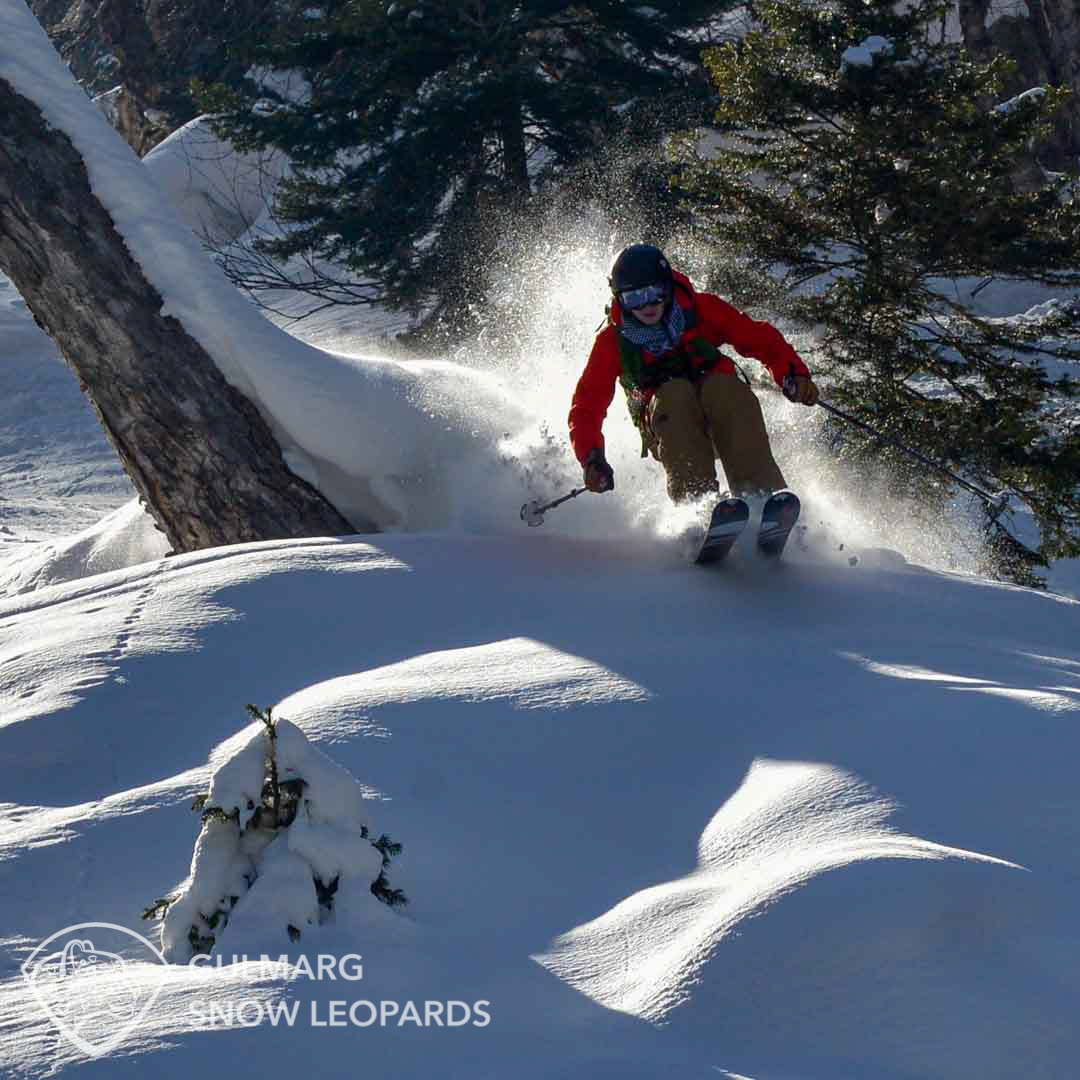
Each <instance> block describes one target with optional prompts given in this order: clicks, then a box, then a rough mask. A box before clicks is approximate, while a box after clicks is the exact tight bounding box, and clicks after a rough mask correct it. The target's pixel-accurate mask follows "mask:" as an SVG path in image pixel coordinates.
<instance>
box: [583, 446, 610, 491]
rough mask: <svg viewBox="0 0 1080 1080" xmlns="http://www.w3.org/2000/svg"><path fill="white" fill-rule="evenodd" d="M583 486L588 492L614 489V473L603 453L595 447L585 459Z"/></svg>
mask: <svg viewBox="0 0 1080 1080" xmlns="http://www.w3.org/2000/svg"><path fill="white" fill-rule="evenodd" d="M585 486H586V487H587V488H588V489H589V490H590V491H597V492H599V491H613V490H614V489H615V471H614V469H612V467H611V466H610V465H609V464H608V463H607V458H605V457H604V451H603V450H601V449H600V448H599V447H597V448H596V449H595V450H590V451H589V456H588V457H587V458H586V459H585Z"/></svg>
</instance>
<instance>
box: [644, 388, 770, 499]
mask: <svg viewBox="0 0 1080 1080" xmlns="http://www.w3.org/2000/svg"><path fill="white" fill-rule="evenodd" d="M649 416H650V422H651V424H652V429H653V434H654V435H655V436H656V439H657V456H658V457H659V459H660V462H661V464H662V465H663V466H664V470H665V472H667V488H668V495H670V496H671V499H672V501H673V502H684V501H685V500H687V499H693V498H697V497H699V496H701V495H705V494H708V493H709V492H714V491H716V490H717V483H716V465H715V464H714V462H715V460H716V459H717V458H719V459H720V463H721V465H723V467H724V475H725V477H726V478H727V484H728V488H729V490H730V491H731V493H732V495H745V494H748V493H750V492H755V491H768V492H772V491H778V490H779V489H780V488H782V487H786V486H787V485H786V484H785V482H784V475H783V473H781V472H780V467H779V466H778V465H777V464H776V461H775V459H774V458H773V455H772V448H771V447H770V446H769V435H768V432H767V431H766V430H765V420H764V417H763V416H762V415H761V405H760V404H759V403H758V399H757V397H756V396H755V394H754V392H753V390H751V389H750V387H749V386H747V385H746V383H745V382H743V381H742V379H740V378H739V377H738V376H737V375H725V374H723V373H717V374H714V375H708V376H706V377H705V378H704V379H703V380H701V382H699V383H696V384H695V383H692V382H690V381H689V379H669V380H668V381H667V382H666V383H664V385H663V386H661V387H660V389H659V390H657V392H656V396H655V397H654V398H653V399H652V403H651V411H650V414H649Z"/></svg>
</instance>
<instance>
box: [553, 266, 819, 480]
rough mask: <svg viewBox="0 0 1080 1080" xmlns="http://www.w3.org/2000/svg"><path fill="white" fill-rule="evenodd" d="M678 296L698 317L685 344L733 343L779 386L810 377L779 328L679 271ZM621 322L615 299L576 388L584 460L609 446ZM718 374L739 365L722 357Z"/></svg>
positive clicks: (573, 431)
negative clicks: (699, 288) (607, 425)
mask: <svg viewBox="0 0 1080 1080" xmlns="http://www.w3.org/2000/svg"><path fill="white" fill-rule="evenodd" d="M675 299H676V301H677V302H678V304H679V305H680V306H681V307H683V308H684V309H686V310H687V311H691V312H693V313H694V314H695V315H696V318H691V319H690V320H688V322H691V323H692V324H693V325H691V326H690V327H689V329H687V330H686V331H685V332H684V333H683V335H682V337H681V338H680V339H679V347H680V348H681V347H683V346H685V345H686V344H687V343H688V342H689V341H691V340H692V339H693V338H694V337H697V336H698V335H701V336H702V337H704V338H705V339H706V340H707V341H709V342H711V343H712V344H713V345H717V346H719V345H730V346H731V347H732V348H733V349H735V351H736V352H738V353H739V354H740V355H741V356H752V357H754V358H755V359H756V360H760V361H761V362H762V363H763V364H764V365H765V366H766V367H767V368H768V369H769V371H770V372H772V377H773V378H774V379H775V380H776V384H777V386H782V385H783V382H784V379H785V378H786V377H787V376H788V375H791V374H795V375H806V376H809V374H810V371H809V369H808V368H807V366H806V365H805V364H804V363H803V362H802V360H801V359H800V358H799V354H798V353H797V352H796V351H795V350H794V349H793V348H792V347H791V346H790V345H789V344H788V342H787V340H786V339H785V338H784V335H783V334H781V333H780V331H779V330H777V329H776V327H774V326H772V325H771V324H769V323H767V322H755V321H754V320H753V319H751V318H750V317H749V316H748V315H744V314H743V313H742V312H741V311H739V310H738V309H737V308H734V307H732V306H731V304H729V303H727V302H726V301H725V300H721V299H720V297H719V296H714V295H713V294H712V293H706V292H702V293H699V292H695V291H694V287H693V285H691V284H690V280H689V278H687V277H686V276H685V275H684V274H680V273H678V272H677V271H676V272H675ZM621 323H622V311H621V310H620V308H619V305H618V304H617V303H613V304H612V310H611V317H610V322H609V323H608V325H607V326H605V327H604V329H603V330H601V331H600V333H599V334H597V336H596V341H595V342H594V343H593V347H592V352H591V353H589V360H588V363H586V365H585V370H584V372H583V373H582V375H581V378H580V379H579V380H578V384H577V389H576V390H575V391H574V401H573V404H572V405H571V406H570V443H571V445H572V446H573V448H574V453H575V454H576V455H577V459H578V461H580V462H581V463H582V464H584V463H585V459H586V458H587V457H588V456H589V452H590V451H591V450H594V449H596V448H599V449H601V450H603V448H604V435H603V431H602V429H603V426H604V417H605V416H607V411H608V406H609V405H610V404H611V400H612V398H613V397H614V396H615V384H616V383H617V382H618V379H619V376H620V374H622V354H621V352H620V351H619V341H618V338H617V337H616V335H617V334H618V333H619V325H620V324H621ZM643 360H644V362H645V365H646V366H648V365H649V364H650V363H656V358H655V357H654V356H652V354H651V353H648V352H646V353H644V356H643ZM717 372H720V373H723V374H725V375H734V374H735V364H734V363H733V362H732V360H731V358H730V357H728V356H723V355H722V356H721V358H720V361H719V363H717V364H716V366H715V367H714V368H713V369H712V371H711V372H710V373H709V374H715V373H717ZM654 393H655V391H649V390H646V391H645V392H644V394H645V399H646V400H648V398H650V397H652V395H653V394H654Z"/></svg>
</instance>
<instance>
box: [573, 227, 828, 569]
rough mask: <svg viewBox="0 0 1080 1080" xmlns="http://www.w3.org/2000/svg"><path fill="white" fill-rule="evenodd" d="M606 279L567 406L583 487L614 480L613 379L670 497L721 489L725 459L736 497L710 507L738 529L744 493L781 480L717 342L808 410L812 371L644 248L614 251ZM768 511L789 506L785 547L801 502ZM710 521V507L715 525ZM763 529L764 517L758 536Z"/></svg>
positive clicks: (753, 405)
mask: <svg viewBox="0 0 1080 1080" xmlns="http://www.w3.org/2000/svg"><path fill="white" fill-rule="evenodd" d="M608 283H609V285H610V286H611V292H612V304H611V307H610V310H609V322H608V325H607V326H606V327H605V328H604V329H603V330H602V331H601V332H600V333H599V335H598V336H597V338H596V341H595V343H594V344H593V348H592V352H591V353H590V355H589V359H588V363H587V364H586V366H585V370H584V372H583V373H582V376H581V378H580V380H579V381H578V384H577V388H576V390H575V391H574V399H573V404H572V406H571V408H570V417H569V422H570V441H571V444H572V446H573V448H574V453H575V454H576V456H577V459H578V461H579V462H580V463H581V465H582V467H583V469H584V482H585V487H586V488H588V490H590V491H595V492H603V491H610V490H612V489H613V488H614V486H615V475H614V471H613V470H612V468H611V466H610V465H609V464H608V461H607V459H606V458H605V456H604V437H603V432H602V428H603V422H604V417H605V416H606V415H607V410H608V406H609V405H610V404H611V401H612V398H613V397H614V395H615V383H616V381H618V382H620V383H621V384H622V387H623V390H624V391H625V393H626V397H627V404H628V406H629V409H630V415H631V418H632V419H633V421H634V423H635V424H636V425H637V427H638V429H639V430H640V432H641V436H642V451H641V454H642V457H645V456H646V455H647V454H649V453H651V454H652V455H653V457H655V458H656V459H657V460H659V461H660V463H661V464H662V465H663V466H664V470H665V472H666V473H667V490H668V495H669V496H670V497H671V499H672V500H673V501H674V502H676V503H679V502H685V501H687V500H690V499H696V498H700V497H702V496H704V495H707V494H710V493H713V492H716V491H717V490H718V486H719V485H718V484H717V478H716V465H715V460H716V458H719V459H720V462H721V464H722V465H723V467H724V474H725V476H726V478H727V483H728V487H729V489H730V492H731V495H732V496H734V498H731V499H728V500H727V503H726V504H724V503H722V504H721V506H718V507H717V511H721V508H722V507H724V506H726V509H725V510H723V512H722V513H721V517H723V515H724V514H725V513H726V514H727V515H728V518H729V519H731V520H732V521H733V525H734V526H737V528H734V527H733V528H732V529H729V530H727V531H728V532H732V533H734V532H737V531H738V528H741V527H742V525H745V523H746V518H747V516H748V511H747V507H746V504H745V502H743V500H742V499H741V498H739V496H742V495H748V494H754V493H763V494H765V495H767V496H768V495H772V494H773V493H776V492H781V491H783V489H785V488H786V484H785V481H784V476H783V473H781V471H780V467H779V466H778V465H777V464H776V461H775V459H774V458H773V454H772V449H771V447H770V445H769V436H768V433H767V431H766V430H765V421H764V418H763V417H762V414H761V406H760V404H759V403H758V400H757V398H756V397H755V396H754V393H753V391H752V390H751V389H750V387H749V386H748V385H747V384H746V382H744V381H743V380H742V379H741V378H740V377H739V376H738V375H737V374H736V370H735V365H734V363H733V362H732V360H731V358H730V357H728V356H725V355H724V353H722V352H721V351H720V349H719V346H721V345H731V346H732V347H733V348H734V349H735V350H736V351H737V352H738V353H740V354H741V355H742V356H751V357H754V358H756V359H757V360H760V361H761V363H763V364H764V365H765V366H766V367H767V368H768V369H769V371H770V372H771V373H772V376H773V378H774V379H775V380H776V383H777V385H778V386H780V387H782V388H784V390H785V393H786V394H788V396H789V397H791V398H792V400H795V401H799V402H801V403H802V404H803V405H813V404H815V403H816V402H817V399H818V390H817V387H816V386H815V385H814V381H813V379H812V378H811V377H810V371H809V369H808V368H807V366H806V364H805V363H803V361H802V359H801V358H800V357H799V355H798V353H796V352H795V350H794V349H793V348H792V347H791V345H790V344H789V343H788V342H787V340H786V339H785V338H784V336H783V335H782V334H781V333H780V331H779V330H777V329H776V328H775V327H773V326H772V325H770V324H769V323H765V322H756V321H755V320H753V319H751V318H749V317H748V316H747V315H744V314H743V313H742V312H740V311H738V310H737V309H736V308H734V307H733V306H732V305H731V304H728V303H727V302H726V301H724V300H722V299H720V297H718V296H714V295H713V294H711V293H706V292H700V293H699V292H697V291H696V290H695V289H694V287H693V285H692V284H691V283H690V280H689V278H687V277H686V275H684V274H681V273H679V272H678V271H676V270H673V269H672V267H671V264H670V263H669V262H668V260H667V258H666V257H665V255H664V253H663V252H662V251H661V250H660V249H659V248H657V247H654V246H653V245H651V244H632V245H631V246H630V247H627V248H625V249H624V250H623V251H622V252H620V254H619V256H618V258H616V260H615V263H614V265H613V267H612V270H611V277H610V278H609V279H608ZM782 501H783V500H781V502H782ZM766 507H767V508H768V507H769V503H766ZM773 509H774V510H777V511H779V510H780V509H784V510H785V512H784V513H783V514H782V515H780V516H782V517H783V518H784V519H785V522H786V525H787V527H786V528H785V529H784V531H783V536H782V537H781V538H780V543H779V548H780V549H782V547H783V542H784V541H785V540H786V539H787V532H788V531H790V526H791V524H793V523H794V517H797V516H798V500H797V499H796V498H795V496H794V495H791V496H790V500H789V501H788V505H787V506H786V507H785V508H782V507H780V505H779V504H777V506H775V507H773ZM732 515H734V518H732ZM793 515H794V516H793ZM774 516H775V515H774ZM716 517H717V514H716V513H715V512H714V525H715V524H716ZM736 518H737V519H739V520H737V521H736V520H734V519H736ZM768 524H769V522H768V520H766V519H763V525H762V528H763V531H764V530H765V529H766V527H767V526H768ZM762 539H764V535H763V536H762V537H759V543H760V542H761V541H762ZM732 542H733V541H732ZM727 546H730V544H728V545H727ZM774 547H775V545H774ZM725 550H726V549H725ZM773 553H777V554H778V553H779V552H778V550H777V551H775V552H773ZM702 561H711V560H702Z"/></svg>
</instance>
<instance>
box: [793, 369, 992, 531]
mask: <svg viewBox="0 0 1080 1080" xmlns="http://www.w3.org/2000/svg"><path fill="white" fill-rule="evenodd" d="M783 389H784V397H786V398H787V399H788V400H789V401H795V400H797V397H796V393H797V391H796V387H795V376H794V375H788V376H787V378H786V379H784V388H783ZM817 404H818V407H819V408H822V409H824V410H825V411H826V412H828V413H832V414H833V416H838V417H839V418H840V419H841V420H845V421H846V422H847V423H849V424H852V425H853V426H854V427H857V428H861V429H862V430H863V431H865V432H867V433H868V434H870V435H873V436H874V438H876V439H880V440H881V441H882V442H886V443H888V444H889V445H890V446H895V447H896V449H897V450H902V451H903V452H904V453H905V454H907V455H908V456H909V457H912V458H914V459H915V460H916V461H918V462H919V463H920V464H922V465H926V466H927V467H928V468H931V469H937V470H938V471H939V472H942V473H944V474H945V475H946V476H949V477H952V479H953V480H955V481H956V482H957V483H958V484H959V485H960V486H961V487H962V488H964V489H965V490H967V491H970V492H971V494H972V495H977V496H978V497H979V498H980V499H982V500H983V501H984V502H985V503H986V504H987V505H988V506H989V507H991V509H992V510H993V517H995V518H996V517H998V516H999V515H1000V514H1001V513H1002V511H1003V510H1004V509H1005V506H1006V503H1007V502H1008V498H1009V496H1008V492H1004V491H1003V492H1001V494H999V495H991V494H990V493H989V492H988V491H983V489H982V488H980V487H978V486H977V485H975V484H972V483H970V482H969V481H967V480H965V479H964V478H963V477H962V476H957V474H956V473H954V472H953V471H952V469H950V468H949V467H948V466H947V465H943V464H942V463H941V462H940V461H934V460H933V459H932V458H928V457H926V456H924V455H923V454H920V453H919V451H918V450H912V448H911V447H910V446H907V445H905V444H904V443H902V442H901V441H900V440H899V439H895V438H893V437H892V436H891V435H886V434H885V433H884V432H882V431H878V430H877V429H876V428H874V427H871V426H870V425H869V424H867V423H866V422H865V421H862V420H860V419H859V418H858V417H855V416H852V415H851V414H850V413H846V412H844V411H843V410H842V409H838V408H837V407H836V406H835V405H830V404H829V403H828V402H827V401H822V400H821V399H820V398H819V399H818V401H817Z"/></svg>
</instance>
